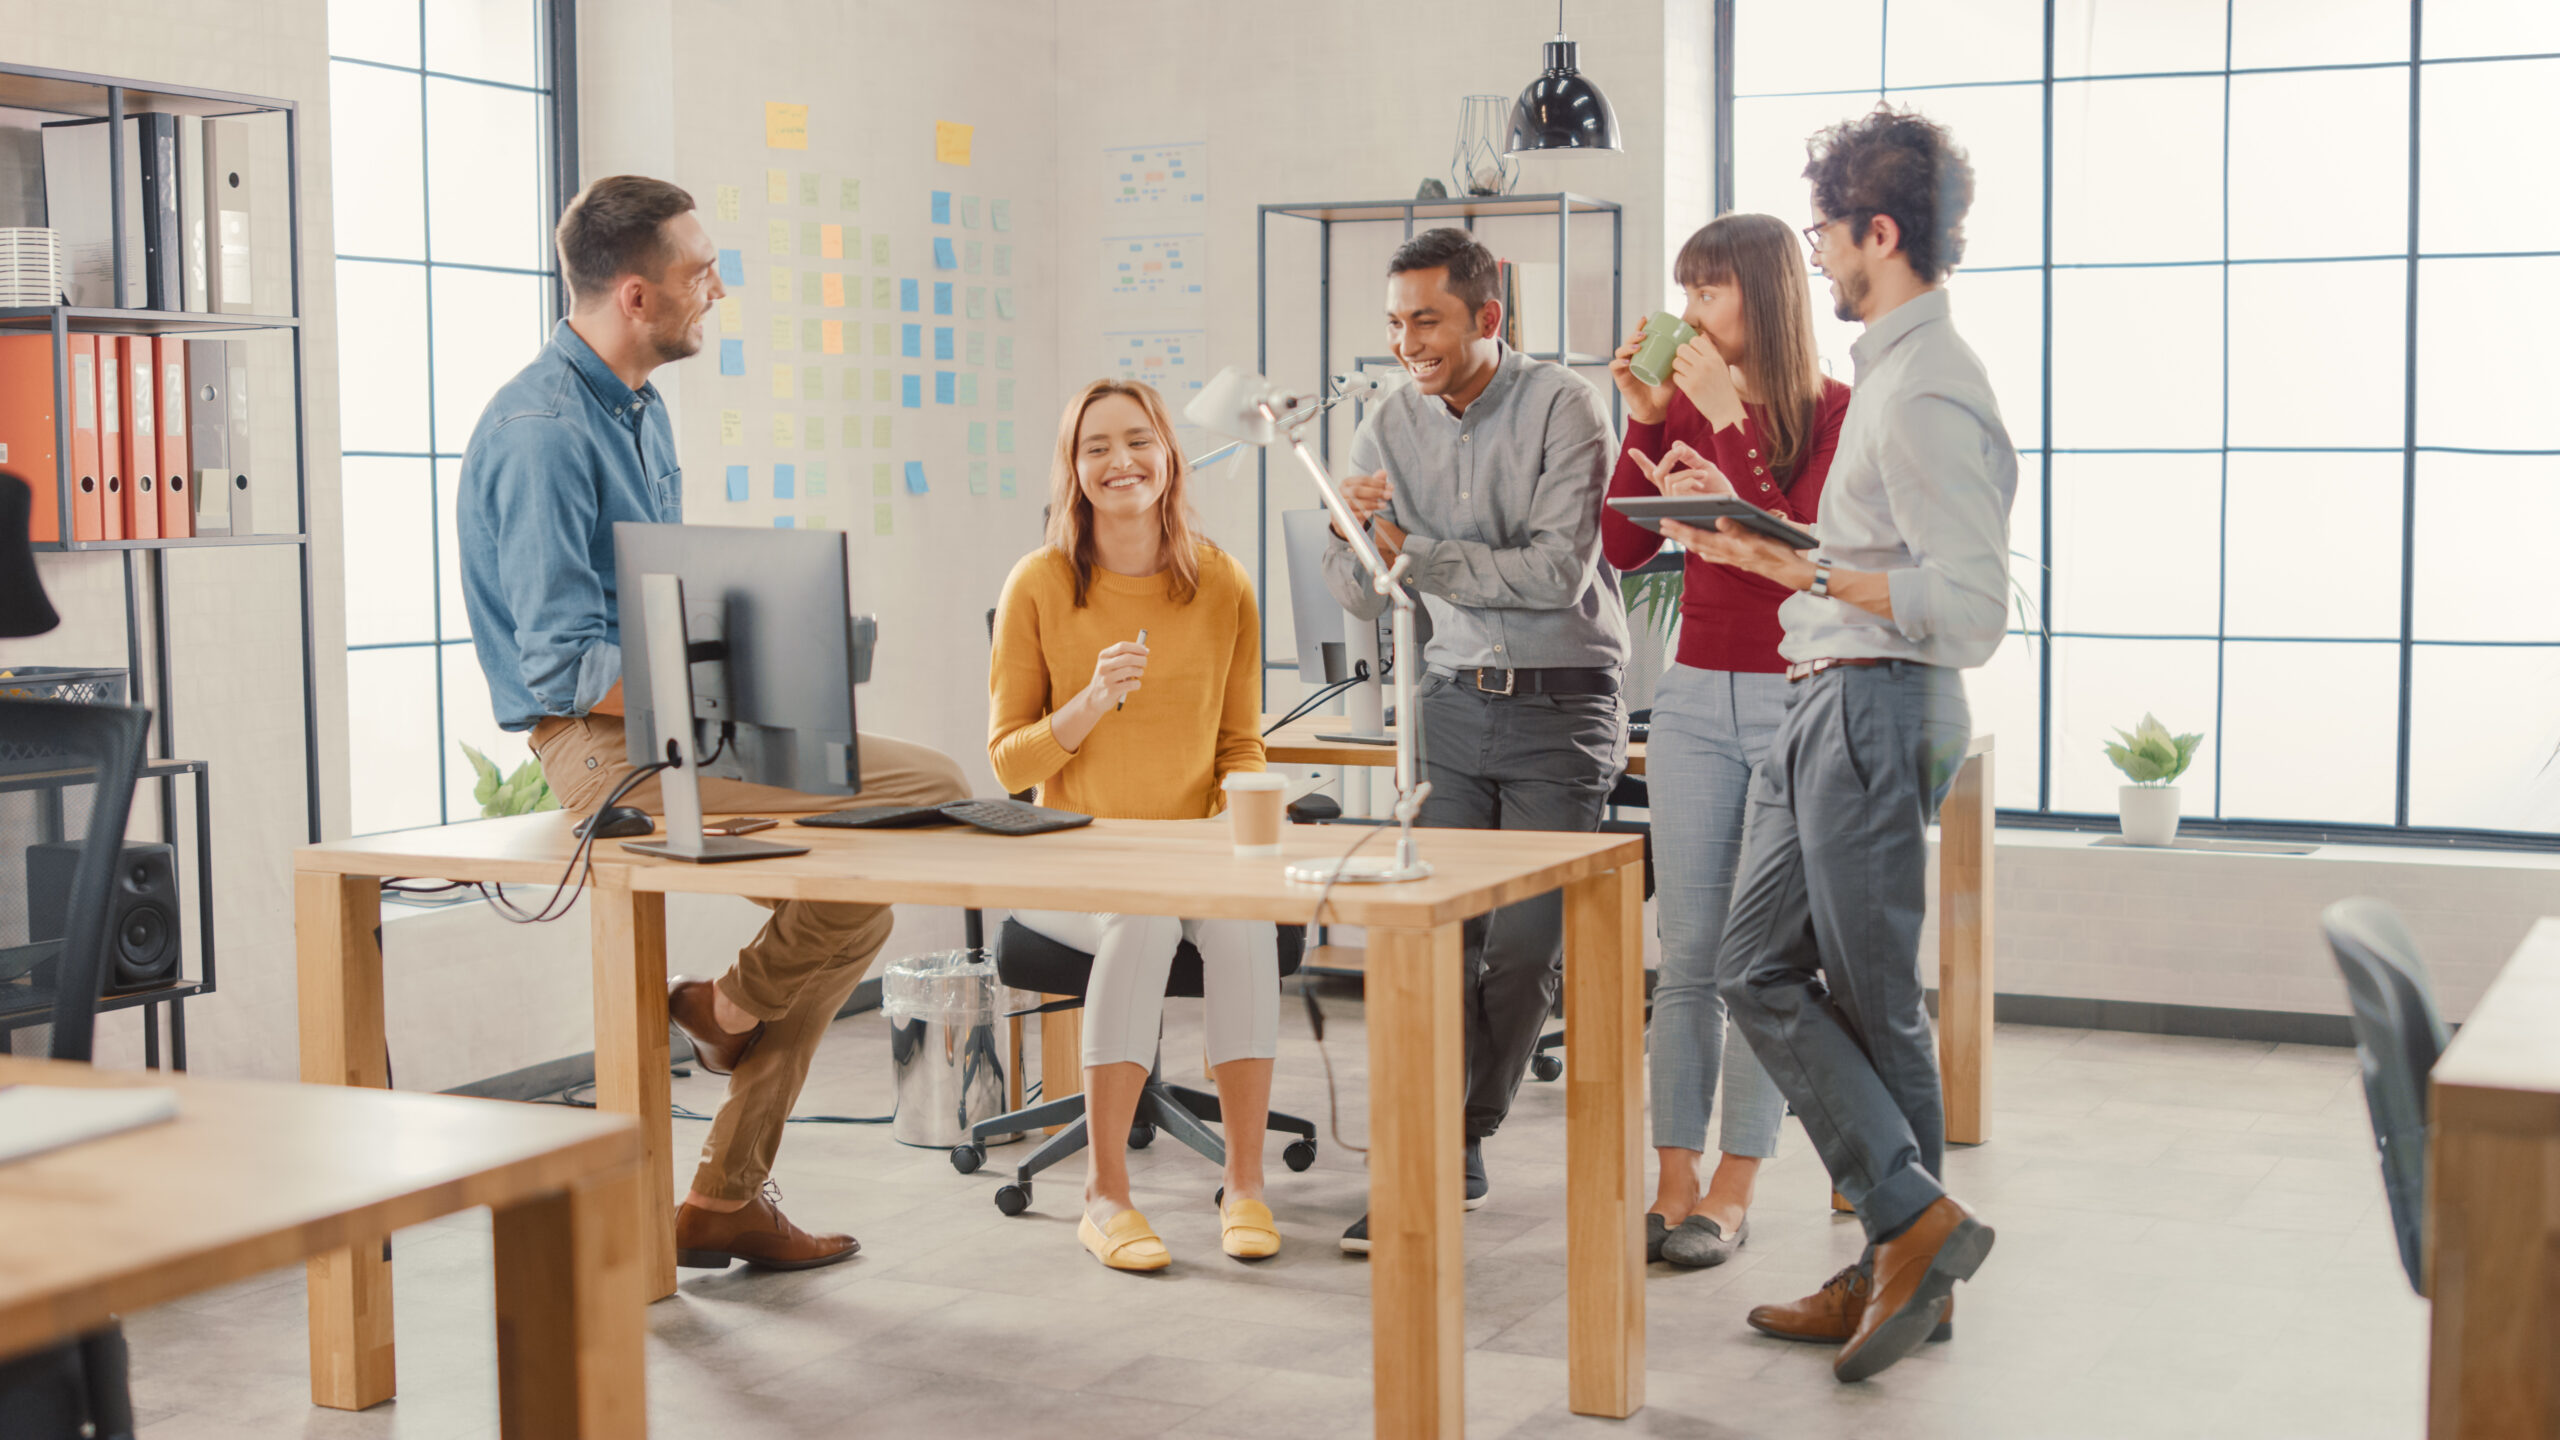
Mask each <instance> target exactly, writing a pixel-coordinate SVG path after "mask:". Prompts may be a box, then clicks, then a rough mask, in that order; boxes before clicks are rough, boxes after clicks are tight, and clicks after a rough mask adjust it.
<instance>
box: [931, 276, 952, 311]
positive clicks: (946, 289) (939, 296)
mask: <svg viewBox="0 0 2560 1440" xmlns="http://www.w3.org/2000/svg"><path fill="white" fill-rule="evenodd" d="M933 313H934V314H936V315H948V314H950V313H951V282H950V281H948V280H936V281H934V282H933Z"/></svg>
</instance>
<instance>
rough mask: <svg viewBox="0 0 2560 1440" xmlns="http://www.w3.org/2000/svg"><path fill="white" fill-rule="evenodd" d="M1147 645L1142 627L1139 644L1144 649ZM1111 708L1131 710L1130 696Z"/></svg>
mask: <svg viewBox="0 0 2560 1440" xmlns="http://www.w3.org/2000/svg"><path fill="white" fill-rule="evenodd" d="M1146 643H1147V632H1146V630H1145V629H1144V628H1143V627H1142V628H1140V630H1139V631H1138V644H1139V645H1140V646H1141V647H1143V646H1145V644H1146ZM1111 708H1112V709H1113V710H1114V711H1120V710H1126V709H1128V708H1129V697H1128V696H1126V695H1123V696H1121V697H1120V703H1119V704H1117V705H1114V706H1112V707H1111Z"/></svg>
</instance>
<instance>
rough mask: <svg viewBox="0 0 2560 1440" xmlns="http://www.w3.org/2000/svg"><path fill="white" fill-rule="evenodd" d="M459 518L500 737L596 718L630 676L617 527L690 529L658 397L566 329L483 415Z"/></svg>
mask: <svg viewBox="0 0 2560 1440" xmlns="http://www.w3.org/2000/svg"><path fill="white" fill-rule="evenodd" d="M455 511H456V516H455V521H456V523H455V538H456V540H457V541H458V542H459V545H460V548H461V552H462V601H463V606H464V608H465V609H466V610H468V611H469V612H470V616H471V644H472V648H473V649H475V650H477V651H478V652H479V656H480V669H481V671H482V672H483V673H484V674H486V675H487V676H488V679H489V702H490V705H491V708H493V709H494V710H496V712H497V719H498V724H499V726H500V727H501V728H502V729H507V730H530V729H532V728H533V724H534V722H535V721H536V720H539V719H541V718H542V717H543V716H545V715H584V714H585V713H587V711H589V710H591V709H593V708H594V707H595V705H596V702H598V701H600V700H602V699H603V698H604V697H605V692H607V691H609V690H611V689H612V688H613V686H614V683H615V682H616V681H618V680H620V679H621V678H622V626H621V621H620V611H619V610H618V609H617V608H616V603H617V602H616V600H615V585H614V575H613V527H614V525H615V523H616V522H618V521H625V520H629V521H638V522H641V523H645V524H666V525H672V524H676V523H678V522H681V521H682V520H683V519H684V475H683V472H682V471H681V470H680V469H678V468H677V465H676V442H675V429H674V427H673V426H672V425H670V424H669V423H668V420H667V407H666V404H665V402H664V401H662V400H661V399H660V398H659V396H658V387H656V386H654V385H642V386H641V387H640V388H639V389H638V390H636V391H635V390H633V389H632V388H631V387H630V386H628V385H625V384H623V383H622V381H621V379H620V378H619V377H618V376H616V375H615V374H614V373H613V371H612V370H611V369H609V368H608V367H607V366H606V365H605V363H604V362H603V361H602V360H600V359H597V358H596V352H595V351H594V350H592V349H589V348H588V346H587V342H586V341H584V340H582V339H580V338H578V333H577V332H576V331H575V330H572V329H570V328H569V322H568V321H566V320H563V321H561V322H560V324H559V326H558V328H556V329H554V330H553V331H552V332H551V343H550V344H548V345H546V346H544V347H543V348H542V353H541V354H540V355H538V356H536V357H535V358H534V361H533V363H532V364H530V365H527V366H526V367H524V369H523V370H521V371H519V372H518V373H517V375H516V377H515V378H514V379H512V380H510V381H508V382H507V383H506V384H505V385H503V386H501V387H499V389H498V393H497V394H495V395H493V396H491V397H490V399H489V408H487V409H486V410H483V411H481V412H480V423H479V425H478V426H477V427H475V428H474V429H473V430H472V432H471V444H470V447H469V448H468V449H467V450H465V451H464V452H463V456H462V483H461V488H460V490H459V491H458V492H457V494H456V496H455Z"/></svg>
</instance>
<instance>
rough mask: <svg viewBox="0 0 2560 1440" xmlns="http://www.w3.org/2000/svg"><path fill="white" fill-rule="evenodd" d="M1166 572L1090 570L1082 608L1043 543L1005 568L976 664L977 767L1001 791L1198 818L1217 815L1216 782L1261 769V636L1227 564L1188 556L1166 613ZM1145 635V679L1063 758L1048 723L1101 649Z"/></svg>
mask: <svg viewBox="0 0 2560 1440" xmlns="http://www.w3.org/2000/svg"><path fill="white" fill-rule="evenodd" d="M1171 587H1172V575H1171V574H1170V572H1168V573H1166V574H1160V575H1152V576H1149V577H1147V578H1145V579H1143V580H1140V579H1132V578H1131V577H1129V576H1126V575H1114V574H1112V573H1111V572H1109V571H1107V570H1102V569H1096V570H1095V571H1094V573H1093V587H1092V589H1091V590H1090V591H1088V592H1087V594H1086V596H1085V604H1084V605H1083V607H1082V608H1078V607H1077V605H1076V603H1075V567H1074V565H1073V563H1072V562H1070V561H1069V560H1068V559H1067V557H1066V556H1065V555H1064V554H1062V553H1060V552H1059V551H1057V550H1056V549H1054V548H1051V547H1048V546H1043V547H1041V548H1040V549H1039V550H1036V551H1034V552H1032V553H1031V554H1030V555H1028V556H1026V557H1024V558H1023V561H1022V563H1021V564H1019V565H1016V566H1014V567H1013V574H1012V575H1011V576H1010V577H1008V578H1007V579H1006V581H1005V584H1004V598H1003V599H1002V600H1000V601H998V602H997V605H996V637H995V658H994V659H993V660H992V661H991V662H990V663H989V665H988V667H987V698H988V710H989V712H990V713H989V716H988V724H987V759H988V761H989V762H990V763H992V764H993V765H994V766H995V772H996V780H997V782H998V783H999V784H1001V785H1003V786H1004V788H1005V789H1007V790H1025V789H1029V788H1031V787H1033V786H1037V787H1039V790H1040V803H1041V804H1043V805H1049V806H1054V807H1056V808H1058V809H1061V810H1076V811H1081V812H1083V813H1084V814H1087V815H1100V816H1106V817H1110V818H1114V819H1123V820H1196V819H1199V818H1201V817H1204V816H1209V815H1215V814H1218V813H1219V812H1220V811H1221V810H1223V809H1224V808H1225V806H1226V795H1225V793H1224V792H1223V791H1221V790H1220V789H1219V788H1218V787H1219V782H1220V781H1222V780H1224V779H1225V778H1226V776H1227V775H1228V774H1229V773H1230V772H1233V771H1239V770H1260V769H1262V768H1263V756H1262V735H1261V728H1262V727H1261V719H1262V707H1261V694H1262V632H1261V625H1260V622H1259V620H1258V618H1257V612H1256V610H1255V608H1254V603H1253V583H1252V581H1251V580H1250V579H1249V578H1248V577H1247V576H1246V575H1245V571H1244V567H1243V566H1242V565H1239V564H1237V563H1236V561H1235V558H1234V557H1233V556H1231V555H1229V554H1227V552H1225V551H1223V550H1220V549H1218V548H1217V547H1216V546H1214V545H1208V544H1203V545H1201V547H1200V591H1199V593H1198V594H1197V595H1195V596H1193V597H1192V599H1191V603H1189V604H1187V605H1181V604H1176V603H1175V602H1174V599H1173V596H1172V594H1171ZM1140 630H1144V631H1146V632H1147V651H1148V660H1147V673H1146V676H1145V678H1144V680H1142V681H1141V682H1140V684H1139V687H1138V691H1137V693H1136V694H1134V695H1131V696H1130V697H1129V700H1128V703H1127V705H1126V706H1125V707H1124V708H1122V709H1121V710H1119V711H1116V712H1114V713H1112V714H1109V715H1105V716H1103V717H1102V722H1101V723H1100V724H1098V725H1096V726H1094V727H1093V733H1092V734H1090V735H1087V736H1086V737H1085V740H1084V747H1083V748H1082V749H1080V750H1077V751H1075V752H1074V753H1072V754H1070V753H1069V752H1068V751H1067V750H1066V749H1065V748H1064V747H1063V746H1061V745H1059V744H1058V739H1057V736H1056V735H1054V734H1052V733H1051V731H1050V729H1049V715H1050V712H1051V711H1054V710H1056V709H1057V708H1058V707H1059V706H1060V705H1063V704H1065V703H1066V702H1067V701H1069V700H1071V699H1073V698H1075V695H1076V692H1078V691H1080V690H1082V689H1084V687H1085V686H1086V685H1088V684H1090V683H1092V680H1093V665H1094V660H1095V658H1096V657H1097V656H1099V655H1100V654H1101V653H1102V650H1103V647H1105V646H1107V645H1112V644H1116V643H1118V642H1120V641H1123V640H1135V639H1137V638H1138V632H1139V631H1140Z"/></svg>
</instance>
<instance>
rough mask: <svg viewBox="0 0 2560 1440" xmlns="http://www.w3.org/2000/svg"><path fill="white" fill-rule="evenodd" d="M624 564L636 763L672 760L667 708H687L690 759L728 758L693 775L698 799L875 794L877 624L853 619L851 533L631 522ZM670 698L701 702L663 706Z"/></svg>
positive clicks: (673, 828) (619, 572)
mask: <svg viewBox="0 0 2560 1440" xmlns="http://www.w3.org/2000/svg"><path fill="white" fill-rule="evenodd" d="M613 553H614V573H615V575H616V577H617V578H618V582H619V587H620V588H619V593H618V595H617V596H616V601H617V609H618V612H619V614H620V616H621V625H622V654H623V664H622V696H623V711H624V722H623V724H624V734H625V735H626V737H627V744H628V753H629V756H630V759H631V763H632V764H634V765H646V764H651V763H655V762H657V761H660V760H664V759H665V758H667V755H666V751H667V740H668V738H669V737H670V735H671V734H672V733H673V730H674V728H675V724H674V722H672V721H668V722H664V723H662V720H661V716H662V714H664V713H669V707H668V706H666V705H664V704H662V703H661V701H662V699H663V700H666V701H672V702H674V708H673V711H672V713H676V714H682V713H684V711H686V710H688V709H689V710H690V712H691V717H692V727H691V728H692V732H693V733H692V734H691V735H689V736H687V737H685V738H686V739H687V740H688V741H689V742H690V743H689V746H688V748H687V750H686V752H685V753H686V754H687V755H688V757H708V756H711V755H713V754H715V753H716V755H717V757H718V758H716V759H706V760H703V761H702V763H698V764H695V765H693V766H691V767H689V768H690V769H691V770H692V771H693V774H692V775H690V776H687V777H686V780H687V781H688V783H685V784H683V785H682V786H681V787H680V788H681V789H683V790H684V791H686V792H687V796H686V797H685V798H693V797H692V796H691V792H692V791H693V789H694V786H693V784H691V783H689V782H690V781H692V780H694V779H698V778H699V777H700V776H704V775H708V776H713V777H717V778H722V779H733V780H744V781H749V782H751V783H754V784H758V785H774V786H780V787H782V788H784V789H790V790H798V791H802V792H804V793H807V794H812V795H855V794H859V793H861V790H862V756H861V750H860V745H861V742H860V740H859V738H858V736H857V734H856V732H855V728H854V694H853V692H854V686H855V685H857V684H859V683H860V682H861V681H863V680H865V679H868V678H869V670H870V663H869V657H870V650H871V638H872V634H873V632H874V629H875V626H874V624H873V622H872V621H871V619H870V617H868V616H856V615H854V614H853V613H852V605H851V601H850V596H851V590H850V588H849V583H850V579H851V562H850V559H849V557H848V554H847V550H846V545H845V537H844V535H843V533H842V532H840V531H832V530H755V529H748V528H744V527H737V526H720V525H636V524H620V525H616V526H614V527H613ZM653 577H669V578H671V579H672V581H673V582H674V589H673V591H672V592H671V593H670V592H667V591H665V590H664V589H663V588H661V590H660V595H659V599H660V607H659V613H658V614H657V615H656V616H653V615H652V613H651V611H652V606H651V604H650V603H649V597H650V593H651V590H652V588H653V586H652V585H651V584H650V583H649V582H650V581H651V580H652V579H653ZM670 605H672V607H673V608H669V607H670ZM677 615H680V617H681V618H680V620H678V621H677V622H676V623H674V624H672V625H668V624H664V623H662V621H664V620H665V619H667V618H669V617H671V616H677ZM662 630H672V631H673V632H674V633H672V634H661V633H660V632H661V631H662ZM661 652H663V653H661ZM678 656H681V657H682V659H681V661H679V660H678V659H677V658H676V657H678ZM668 690H682V691H685V692H687V693H686V694H684V695H671V694H669V695H662V692H665V691H668ZM678 788H679V787H678V786H677V785H675V784H672V783H662V784H661V787H660V789H661V792H662V793H664V794H665V795H666V796H667V811H668V833H669V836H670V837H671V840H672V839H681V838H682V837H683V835H684V831H683V828H682V826H680V825H679V823H678V822H679V819H680V818H681V817H679V816H678V815H677V814H676V811H677V808H678V806H679V804H680V803H681V802H680V799H679V797H678V796H677V795H676V794H675V791H676V790H677V789H678ZM697 813H698V808H697ZM693 828H694V829H695V830H697V831H698V830H699V828H700V827H699V825H698V824H696V825H695V826H694V827H693ZM747 853H772V852H771V851H755V852H747ZM681 858H689V859H702V858H711V857H708V856H704V855H687V856H683V857H681ZM722 858H726V857H722Z"/></svg>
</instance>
